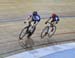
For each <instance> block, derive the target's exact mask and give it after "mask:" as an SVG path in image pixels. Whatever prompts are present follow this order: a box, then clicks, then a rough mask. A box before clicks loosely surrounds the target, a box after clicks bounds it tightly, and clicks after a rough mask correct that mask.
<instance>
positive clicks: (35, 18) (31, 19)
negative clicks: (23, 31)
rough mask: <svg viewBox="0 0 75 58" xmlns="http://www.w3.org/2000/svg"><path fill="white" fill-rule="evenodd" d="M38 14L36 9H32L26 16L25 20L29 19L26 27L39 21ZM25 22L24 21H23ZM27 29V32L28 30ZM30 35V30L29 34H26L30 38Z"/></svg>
mask: <svg viewBox="0 0 75 58" xmlns="http://www.w3.org/2000/svg"><path fill="white" fill-rule="evenodd" d="M40 19H41V18H40V15H39V14H38V12H37V11H33V13H32V15H29V17H28V18H27V20H29V25H28V29H29V27H30V26H31V25H32V24H33V25H34V26H35V27H36V25H37V24H38V23H39V22H40ZM24 23H26V22H24ZM28 29H27V32H28ZM31 35H32V33H31V32H30V33H29V35H28V36H27V38H30V36H31Z"/></svg>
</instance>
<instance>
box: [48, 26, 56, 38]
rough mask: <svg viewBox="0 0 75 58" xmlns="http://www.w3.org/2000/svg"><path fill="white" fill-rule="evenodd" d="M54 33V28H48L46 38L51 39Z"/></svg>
mask: <svg viewBox="0 0 75 58" xmlns="http://www.w3.org/2000/svg"><path fill="white" fill-rule="evenodd" d="M55 31H56V26H53V27H50V28H49V31H48V37H49V38H50V37H52V36H53V35H54V33H55Z"/></svg>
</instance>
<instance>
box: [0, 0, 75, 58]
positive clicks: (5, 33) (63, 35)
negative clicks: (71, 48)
mask: <svg viewBox="0 0 75 58" xmlns="http://www.w3.org/2000/svg"><path fill="white" fill-rule="evenodd" d="M41 2H42V3H41ZM0 3H1V4H0V18H1V19H0V55H1V56H3V57H5V56H9V55H12V54H16V53H20V52H23V51H25V50H24V49H22V47H21V46H20V45H19V43H18V36H19V33H20V31H21V29H22V28H23V27H24V26H25V24H23V22H24V20H21V19H24V16H25V15H28V14H29V13H31V12H32V11H33V10H37V11H39V13H40V14H41V15H42V17H48V16H49V15H50V14H51V13H52V12H55V13H57V14H58V15H60V16H69V17H62V18H60V19H61V20H60V22H59V24H58V25H57V31H56V33H55V35H54V36H53V37H52V38H50V42H63V41H66V40H67V41H74V40H75V26H74V25H75V17H74V16H75V1H74V0H69V1H68V0H63V1H59V0H58V1H56V2H55V1H53V0H47V1H45V0H41V1H40V0H36V1H34V0H31V1H29V0H13V1H12V0H10V1H9V0H0ZM72 16H73V17H72ZM45 21H46V19H42V20H41V22H40V23H39V24H38V25H37V29H36V31H35V33H34V34H33V36H32V39H33V40H34V42H35V44H38V45H40V44H42V43H46V42H47V39H41V38H40V32H41V31H42V29H43V28H44V26H45V24H44V22H45Z"/></svg>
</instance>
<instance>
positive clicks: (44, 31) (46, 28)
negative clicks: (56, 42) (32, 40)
mask: <svg viewBox="0 0 75 58" xmlns="http://www.w3.org/2000/svg"><path fill="white" fill-rule="evenodd" d="M48 30H49V26H46V27H45V28H44V29H43V30H42V32H41V38H44V37H45V36H46V35H47V34H48Z"/></svg>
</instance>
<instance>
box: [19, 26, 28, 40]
mask: <svg viewBox="0 0 75 58" xmlns="http://www.w3.org/2000/svg"><path fill="white" fill-rule="evenodd" d="M26 34H27V27H24V28H23V29H22V30H21V32H20V34H19V39H23V38H24V36H25V35H26Z"/></svg>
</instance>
